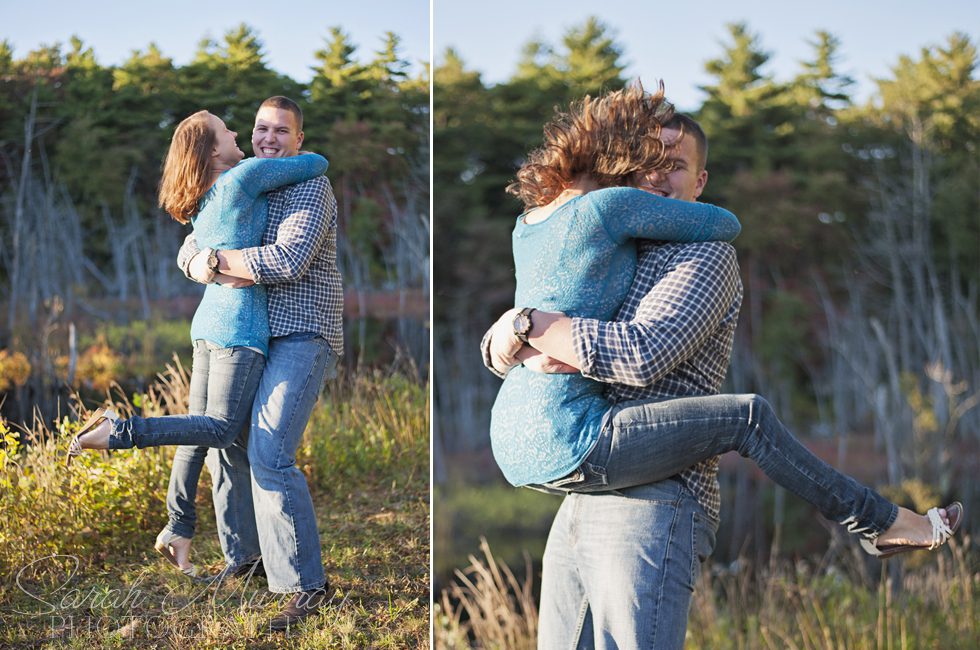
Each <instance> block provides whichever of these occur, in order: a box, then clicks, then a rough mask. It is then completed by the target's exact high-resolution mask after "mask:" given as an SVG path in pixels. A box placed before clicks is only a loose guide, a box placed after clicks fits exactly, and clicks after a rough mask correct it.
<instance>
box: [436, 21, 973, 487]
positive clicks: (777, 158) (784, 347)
mask: <svg viewBox="0 0 980 650" xmlns="http://www.w3.org/2000/svg"><path fill="white" fill-rule="evenodd" d="M809 44H810V46H811V48H812V55H811V56H810V57H809V58H808V60H805V61H803V62H801V63H800V65H799V69H798V72H797V73H796V74H795V76H793V78H791V79H789V80H778V79H776V78H774V76H773V75H772V74H770V73H769V72H768V71H767V67H766V66H767V62H768V61H769V60H770V58H771V56H772V55H771V54H770V53H769V52H766V51H765V49H764V48H763V45H762V43H761V41H760V38H759V36H758V35H756V34H754V33H753V32H752V31H751V29H750V28H749V27H748V26H747V25H746V24H732V25H729V26H728V27H727V34H726V36H725V39H724V41H723V44H722V47H721V52H720V53H718V54H717V55H716V56H715V57H714V58H710V59H708V60H707V61H706V62H705V69H706V71H707V72H708V73H709V75H710V78H711V81H710V83H708V84H706V85H705V86H703V87H701V89H702V90H703V91H704V95H705V99H704V101H703V103H702V105H701V106H700V107H699V108H698V109H697V110H695V111H693V112H692V116H693V117H695V118H696V119H697V120H698V121H699V122H700V123H701V125H702V126H703V127H704V129H705V131H706V133H707V135H708V138H709V142H710V153H709V162H708V169H709V172H710V177H709V182H708V186H707V189H706V192H705V194H704V195H703V196H702V197H701V200H703V201H707V202H710V203H716V204H719V205H722V206H724V207H727V208H729V209H731V210H732V211H733V212H735V214H737V215H738V216H739V218H740V219H741V222H742V225H743V230H742V234H741V235H740V237H739V238H738V240H737V241H736V242H735V246H736V248H737V250H738V256H739V262H740V265H741V272H742V279H743V283H744V287H745V299H744V302H743V308H742V315H741V319H740V324H739V330H738V339H737V343H736V352H735V358H734V361H733V366H732V371H731V372H730V374H729V385H728V390H735V391H738V392H746V391H756V392H760V393H762V394H764V395H766V396H767V397H770V398H771V399H772V400H773V401H774V402H775V403H776V405H777V406H778V408H779V412H780V413H781V415H783V416H784V417H785V418H786V419H787V420H788V421H789V422H791V423H794V424H796V425H800V424H801V423H806V424H807V425H814V423H819V427H817V426H816V425H814V426H813V428H819V429H822V430H823V431H824V432H826V433H834V434H837V435H842V436H843V435H845V434H846V433H848V432H850V431H855V430H873V431H874V432H875V434H876V436H877V440H878V443H879V444H880V445H882V446H883V448H884V449H885V450H886V451H887V458H888V462H889V476H890V478H892V479H895V480H898V479H900V478H901V477H902V476H903V475H904V473H905V472H906V471H907V470H908V468H909V467H910V466H915V468H916V469H917V470H920V471H919V475H923V472H922V471H921V470H922V468H923V467H928V468H929V469H930V470H931V471H928V472H926V473H925V475H924V476H923V477H924V478H929V477H930V476H938V475H939V474H940V473H939V468H940V466H942V465H943V464H944V463H946V462H948V461H949V459H950V454H951V453H952V452H951V451H950V445H953V444H954V441H955V440H960V439H962V438H963V437H968V438H971V439H972V440H973V442H975V441H976V437H977V435H978V433H977V432H978V430H980V429H978V426H977V424H978V418H977V411H978V409H976V408H973V407H974V406H976V402H977V399H978V397H977V391H978V390H980V364H978V363H977V360H978V359H980V348H978V343H977V341H978V338H980V308H978V283H977V279H978V271H980V205H978V203H980V200H978V199H980V193H978V180H980V157H978V148H977V147H978V141H980V139H978V134H980V82H978V80H977V77H976V66H977V49H976V44H975V43H974V42H972V41H971V40H970V38H969V37H967V36H966V35H964V34H961V33H953V34H951V35H949V36H948V38H947V39H946V41H945V42H944V43H941V44H934V45H928V46H926V47H922V48H921V49H920V50H919V51H918V52H916V53H914V54H910V55H907V56H902V57H900V58H899V59H898V60H897V61H896V62H895V63H894V64H893V65H892V67H891V73H890V75H889V76H887V77H885V78H881V79H876V80H875V90H874V93H873V96H872V97H871V99H870V100H869V101H867V102H865V103H861V104H859V103H857V102H856V101H855V100H854V99H853V96H852V92H853V88H854V80H853V79H851V78H849V77H848V76H847V75H846V74H843V73H842V72H841V71H840V60H839V59H840V55H839V49H840V42H839V41H838V39H837V38H836V37H834V36H833V35H832V34H830V33H827V32H823V31H818V32H816V33H815V34H814V35H813V37H812V39H811V40H810V41H809ZM624 53H625V48H624V46H622V45H621V44H619V43H617V42H616V41H615V40H614V39H613V38H612V37H610V35H609V30H608V28H607V27H606V26H605V25H603V24H602V23H601V22H600V21H598V20H597V19H594V18H591V19H588V20H587V21H586V22H584V23H583V24H581V25H580V26H578V27H575V28H573V29H571V30H569V31H568V32H567V33H566V34H565V36H564V37H563V38H562V39H561V41H560V42H559V43H556V44H553V43H547V42H543V41H531V42H529V43H528V44H527V45H526V46H525V48H524V50H523V52H522V56H521V58H520V62H519V64H518V66H517V68H516V71H515V72H514V74H513V76H512V77H511V78H510V79H508V80H507V81H505V82H502V83H499V84H485V83H484V82H483V81H482V79H481V75H480V73H479V71H476V70H472V69H469V68H468V67H467V66H466V63H465V62H464V61H463V60H462V59H461V57H460V56H459V55H458V53H456V52H455V51H454V50H452V49H448V50H447V51H445V52H444V53H443V54H442V57H441V61H440V62H439V65H438V66H437V67H436V68H435V70H434V82H435V83H434V87H435V91H434V97H433V100H434V103H433V106H434V115H433V118H434V147H435V158H434V191H435V194H436V197H437V200H436V202H435V215H434V216H435V220H436V223H437V224H438V227H437V228H436V229H435V231H434V242H435V243H434V246H435V258H434V263H435V282H434V300H435V303H434V305H435V319H436V321H435V325H436V335H437V338H438V340H437V344H436V345H435V346H434V348H435V351H434V354H435V357H434V363H435V372H436V374H437V376H438V377H439V381H437V382H436V393H435V401H436V418H435V422H436V425H435V426H436V433H437V440H436V443H435V449H436V453H437V459H436V461H437V466H436V472H437V476H439V475H440V472H441V471H442V469H444V468H440V460H439V456H440V454H441V453H442V452H447V453H449V452H454V451H460V450H464V449H472V448H476V447H481V446H483V445H485V444H486V442H487V441H486V431H487V423H488V419H489V415H488V405H489V403H490V402H491V401H492V398H493V395H494V394H495V393H496V386H497V382H496V380H495V379H493V378H492V377H491V376H490V375H489V373H487V372H485V371H484V370H483V369H482V366H480V362H479V358H478V354H477V352H476V346H477V343H478V341H479V338H480V336H481V335H482V334H483V332H484V331H485V329H486V328H487V327H488V326H489V324H490V323H491V322H492V319H494V318H495V317H496V316H497V315H499V314H500V313H501V312H502V311H503V310H505V309H506V308H508V307H510V306H512V301H513V290H514V285H513V270H514V269H513V264H512V262H511V258H510V232H511V229H512V227H513V223H514V218H515V217H516V215H517V214H518V213H519V212H520V211H521V206H520V205H519V204H518V203H517V201H516V200H514V199H513V198H512V197H509V196H507V195H505V194H504V191H503V189H504V187H505V186H506V185H507V183H508V182H509V181H510V180H511V179H513V177H514V172H515V170H516V169H517V167H518V166H519V165H520V163H521V161H522V159H523V156H524V155H525V154H526V152H527V151H529V150H530V149H532V148H533V147H535V146H536V145H537V144H538V143H539V142H540V139H541V133H542V131H541V127H542V125H543V123H544V122H545V121H546V120H547V119H548V118H549V117H550V116H551V115H552V114H553V110H554V107H556V106H563V105H567V103H568V102H569V101H570V100H573V99H577V98H581V97H582V96H584V95H586V94H591V95H593V96H594V95H596V94H599V93H602V92H605V91H608V90H613V89H617V88H620V87H623V86H624V85H625V84H627V83H629V82H630V80H628V79H626V78H625V77H624V74H623V73H624V70H625V65H624V63H623V59H624ZM710 55H711V53H706V56H710ZM642 81H643V83H644V84H645V85H646V86H647V87H648V88H652V87H655V85H656V83H657V81H658V80H657V79H643V80H642ZM666 92H667V97H668V98H670V95H671V89H670V87H667V88H666ZM964 419H965V420H964ZM966 422H968V423H970V424H967V423H966ZM807 428H810V427H809V426H808V427H807ZM804 430H805V429H804ZM967 432H970V433H967ZM947 487H948V486H947Z"/></svg>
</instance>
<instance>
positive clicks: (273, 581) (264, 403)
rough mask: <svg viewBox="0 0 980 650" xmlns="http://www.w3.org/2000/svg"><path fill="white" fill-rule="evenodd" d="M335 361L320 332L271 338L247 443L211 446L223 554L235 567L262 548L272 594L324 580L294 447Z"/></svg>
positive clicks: (210, 466) (311, 586) (310, 503)
mask: <svg viewBox="0 0 980 650" xmlns="http://www.w3.org/2000/svg"><path fill="white" fill-rule="evenodd" d="M336 367H337V355H336V354H335V353H334V351H333V350H331V349H330V345H329V344H328V343H327V342H326V341H325V340H324V339H323V338H322V337H320V336H314V335H308V334H293V335H289V336H283V337H276V338H273V339H272V340H271V341H270V342H269V358H268V359H267V361H266V366H265V372H264V373H263V374H262V380H261V381H260V382H259V389H258V392H257V393H256V397H255V403H254V406H253V409H252V427H251V430H250V431H248V432H247V434H244V435H243V436H242V439H241V442H242V443H244V444H236V445H234V446H232V447H229V448H228V449H212V450H210V451H209V452H208V456H207V464H208V469H209V470H210V472H211V477H212V480H213V481H214V485H215V502H214V506H215V512H216V514H217V520H218V536H219V538H220V539H221V547H222V549H223V550H224V552H225V560H226V562H227V563H228V564H230V565H240V564H241V563H242V562H243V561H247V560H249V559H251V558H253V557H255V556H256V555H258V554H259V553H261V555H262V563H263V566H264V568H265V573H266V576H267V577H268V580H269V591H272V592H276V593H292V592H296V591H309V590H311V589H316V588H319V587H322V586H323V585H324V584H325V583H326V576H325V575H324V572H323V563H322V561H321V557H320V535H319V531H318V530H317V524H316V514H315V512H314V510H313V499H312V498H311V497H310V490H309V487H308V486H307V484H306V477H304V476H303V473H302V472H301V471H300V469H299V468H298V467H296V448H297V447H298V446H299V443H300V441H301V440H302V437H303V431H304V430H305V429H306V425H307V423H308V422H309V419H310V414H311V413H312V412H313V406H314V405H315V404H316V400H317V397H318V396H319V394H320V389H321V388H322V387H323V381H324V378H325V377H327V376H328V375H329V376H332V375H333V374H334V372H335V370H336ZM245 449H247V452H246V451H245ZM250 470H251V471H250ZM219 488H220V493H219ZM253 513H254V515H253Z"/></svg>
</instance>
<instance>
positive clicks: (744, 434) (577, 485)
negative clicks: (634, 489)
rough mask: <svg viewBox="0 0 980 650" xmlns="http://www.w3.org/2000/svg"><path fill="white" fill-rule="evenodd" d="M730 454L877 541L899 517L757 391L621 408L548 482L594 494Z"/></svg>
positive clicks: (650, 480)
mask: <svg viewBox="0 0 980 650" xmlns="http://www.w3.org/2000/svg"><path fill="white" fill-rule="evenodd" d="M729 451H737V452H738V453H739V454H740V455H742V456H744V457H746V458H750V459H752V460H753V461H755V463H756V465H758V466H759V469H761V470H762V471H763V472H765V474H766V476H768V477H769V478H771V479H772V480H773V481H775V482H776V483H777V484H779V485H781V486H783V487H784V488H786V489H787V490H789V491H790V492H792V493H793V494H795V495H797V496H799V497H801V498H802V499H804V500H806V501H808V502H810V503H811V504H813V505H814V506H816V508H817V509H818V510H819V511H820V513H821V514H822V515H823V516H824V517H826V518H827V519H830V520H832V521H836V522H837V523H839V524H842V525H844V526H846V527H847V529H848V531H850V532H852V533H858V534H861V535H863V536H865V537H867V538H870V539H873V538H875V537H877V536H878V534H879V533H881V532H883V531H885V530H887V529H888V528H889V527H890V526H891V525H892V523H894V521H895V517H897V516H898V506H896V505H895V504H893V503H891V502H890V501H888V500H887V499H885V498H884V497H882V496H881V495H880V494H878V493H877V492H875V491H874V490H872V489H871V488H869V487H866V486H864V485H862V484H860V483H858V482H857V481H855V480H854V479H853V478H851V477H850V476H847V475H846V474H842V473H841V472H839V471H837V470H836V469H834V468H833V467H831V466H830V465H828V464H827V463H825V462H824V461H822V460H820V459H819V458H817V457H816V456H815V455H813V453H812V452H810V450H809V449H807V448H806V447H804V446H803V445H802V444H800V442H799V441H798V440H797V439H796V438H795V437H794V436H793V434H792V433H791V432H790V431H789V430H788V429H787V428H786V427H785V426H784V425H783V423H782V422H780V421H779V419H778V418H777V417H776V414H775V412H774V411H773V409H772V407H771V406H770V405H769V403H768V402H767V401H766V400H765V399H763V398H762V397H760V396H758V395H712V396H706V397H685V398H680V399H673V400H665V401H660V402H627V403H623V404H620V405H617V406H615V407H613V409H612V411H610V414H609V417H608V418H607V423H606V426H605V427H604V428H603V431H602V434H601V435H600V437H599V441H598V443H597V444H596V446H595V448H594V449H593V451H592V452H591V453H590V454H589V456H588V457H587V458H586V460H585V462H583V463H582V465H581V466H580V467H579V468H578V469H577V470H575V471H574V472H572V474H570V475H569V476H567V477H565V478H562V479H559V480H558V481H552V482H551V483H548V484H546V486H547V487H551V488H560V489H562V490H571V491H575V492H595V491H601V490H609V489H617V488H622V487H627V486H632V485H642V484H645V483H653V482H656V481H660V480H663V479H665V478H667V477H670V476H674V475H675V474H677V473H678V472H680V471H681V470H683V469H685V468H688V467H690V466H692V465H694V464H695V463H698V462H700V461H702V460H705V459H707V458H711V457H713V456H718V455H720V454H723V453H726V452H729Z"/></svg>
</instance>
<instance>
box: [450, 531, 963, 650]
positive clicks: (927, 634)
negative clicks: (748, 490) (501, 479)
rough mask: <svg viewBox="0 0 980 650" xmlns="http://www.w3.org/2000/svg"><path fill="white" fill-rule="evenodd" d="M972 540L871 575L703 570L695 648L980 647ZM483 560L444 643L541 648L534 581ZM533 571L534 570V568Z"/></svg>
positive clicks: (854, 567) (459, 594)
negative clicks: (516, 575)
mask: <svg viewBox="0 0 980 650" xmlns="http://www.w3.org/2000/svg"><path fill="white" fill-rule="evenodd" d="M970 548H971V540H970V539H969V538H968V537H965V538H963V539H961V540H953V541H952V542H951V543H950V544H949V546H948V548H946V549H944V550H942V551H940V552H938V553H935V554H933V555H931V556H930V555H926V554H918V556H916V555H914V554H913V555H910V556H905V558H907V559H903V560H891V561H889V562H899V563H905V564H901V565H897V566H896V567H895V568H893V569H892V570H891V571H892V572H893V573H890V571H889V564H888V563H880V566H881V569H880V570H881V575H880V577H879V576H869V575H868V573H867V570H866V567H867V566H868V564H866V563H868V562H872V563H871V564H870V566H872V567H874V566H875V564H874V563H873V561H869V560H867V559H866V558H864V557H862V556H861V555H860V551H854V553H853V554H849V555H835V556H834V557H833V558H832V559H833V561H832V562H831V561H830V560H831V558H830V556H828V557H825V558H822V559H820V560H819V561H818V562H816V563H810V562H806V561H796V562H791V561H788V560H781V559H775V560H773V561H772V562H770V564H769V565H768V566H766V567H751V566H749V565H748V564H746V563H744V562H740V563H735V564H734V565H732V566H731V567H728V568H727V569H724V570H722V569H719V568H718V567H715V568H714V570H712V569H710V568H706V569H705V573H704V574H703V576H702V580H701V582H700V584H699V585H698V588H697V589H696V590H695V594H694V599H693V601H692V603H691V613H690V617H689V621H688V631H687V641H686V643H685V648H687V649H688V650H723V649H733V650H756V649H766V650H787V649H790V650H823V649H825V648H840V649H850V650H917V649H920V648H942V649H944V650H946V649H952V650H959V649H962V650H967V649H969V650H973V649H975V648H978V647H980V628H978V623H977V621H978V620H980V611H978V610H980V607H978V599H977V594H978V592H980V572H978V571H977V566H976V562H975V561H972V562H971V561H970V557H971V554H970V552H969V549H970ZM481 551H482V553H483V556H484V557H483V559H479V560H478V559H476V558H474V557H472V556H471V557H470V562H471V564H470V566H469V567H468V568H467V569H465V570H464V571H457V572H456V575H457V581H456V582H455V583H454V584H453V585H452V586H450V587H449V588H447V589H446V590H444V591H443V593H442V594H441V598H440V602H439V604H438V605H437V606H436V612H435V616H434V622H435V642H436V648H447V649H448V648H452V649H461V648H482V649H488V650H489V649H498V648H533V647H534V642H535V635H536V634H537V609H536V607H535V603H534V600H533V597H532V595H531V594H532V588H533V579H532V578H531V577H529V578H527V579H525V580H524V581H523V582H522V581H518V580H517V579H515V577H514V575H513V573H512V572H511V571H510V569H508V568H507V566H506V565H502V564H499V563H498V562H496V561H495V560H494V559H493V556H492V554H491V551H490V549H489V547H487V546H486V544H485V543H484V544H483V545H481ZM527 575H528V576H532V575H533V574H532V572H531V570H530V566H528V571H527Z"/></svg>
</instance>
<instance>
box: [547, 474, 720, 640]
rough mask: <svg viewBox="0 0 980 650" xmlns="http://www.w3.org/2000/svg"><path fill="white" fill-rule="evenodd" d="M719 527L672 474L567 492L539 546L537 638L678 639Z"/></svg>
mask: <svg viewBox="0 0 980 650" xmlns="http://www.w3.org/2000/svg"><path fill="white" fill-rule="evenodd" d="M717 528H718V524H717V522H716V521H714V520H713V519H711V518H709V517H708V516H707V515H705V514H704V511H703V510H702V508H701V506H700V505H699V504H698V503H697V501H696V500H695V499H694V497H693V496H691V495H690V493H688V492H687V490H686V489H685V488H684V487H683V486H682V484H681V482H680V481H678V480H676V479H671V480H667V481H661V482H660V483H655V484H651V485H643V486H639V487H634V488H628V489H625V490H622V491H610V492H602V493H596V494H574V493H573V494H569V495H568V496H566V497H565V500H564V502H563V503H562V505H561V508H559V510H558V514H557V515H556V516H555V521H554V523H553V524H552V526H551V533H550V535H549V536H548V545H547V547H546V548H545V552H544V566H543V574H542V583H541V607H540V618H539V623H538V648H539V649H540V650H558V649H561V650H564V649H568V650H571V649H572V648H582V649H584V648H596V649H605V648H623V649H625V648H636V649H642V650H648V649H656V650H660V649H662V648H677V649H680V648H683V647H684V635H685V632H686V630H687V615H688V609H689V607H690V603H691V594H692V593H693V591H694V583H695V581H696V579H697V576H698V575H699V574H700V572H701V568H700V567H701V563H702V562H703V561H704V560H705V559H706V558H707V557H708V556H709V555H710V554H711V552H712V550H713V549H714V544H715V532H716V530H717Z"/></svg>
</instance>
